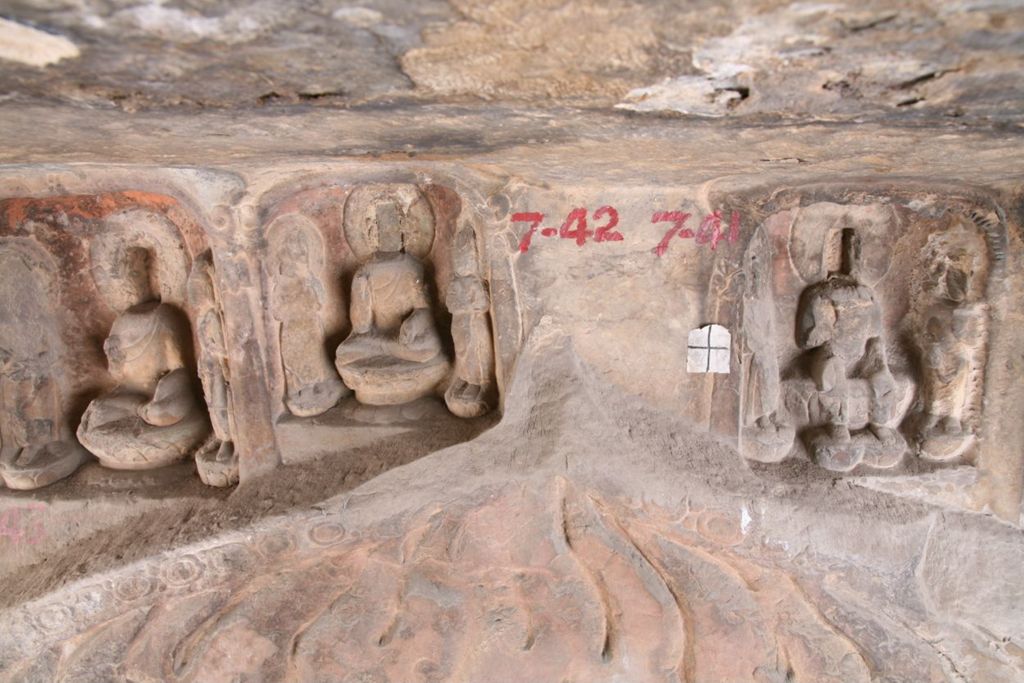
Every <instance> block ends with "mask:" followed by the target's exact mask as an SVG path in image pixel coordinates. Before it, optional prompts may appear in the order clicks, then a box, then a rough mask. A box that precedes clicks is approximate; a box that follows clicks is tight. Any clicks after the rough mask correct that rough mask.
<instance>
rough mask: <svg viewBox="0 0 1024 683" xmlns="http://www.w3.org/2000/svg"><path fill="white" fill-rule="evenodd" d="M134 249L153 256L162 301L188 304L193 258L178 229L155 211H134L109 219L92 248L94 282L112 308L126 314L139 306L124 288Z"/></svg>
mask: <svg viewBox="0 0 1024 683" xmlns="http://www.w3.org/2000/svg"><path fill="white" fill-rule="evenodd" d="M132 247H142V248H143V249H146V250H147V251H149V252H151V253H152V255H153V259H152V262H151V267H152V268H154V269H155V270H156V276H157V283H158V285H159V288H160V291H159V294H160V300H161V301H163V302H164V303H170V304H175V305H177V306H182V305H184V303H185V296H186V292H185V287H186V282H187V280H188V271H189V260H190V259H189V256H188V254H187V252H186V251H185V244H184V242H182V239H181V235H180V233H179V232H178V229H177V227H175V226H174V224H173V223H171V222H170V221H169V220H168V219H167V218H166V217H164V216H162V215H160V214H158V213H155V212H153V211H147V210H144V209H130V210H128V211H121V212H119V213H116V214H113V215H112V216H110V217H108V218H107V219H106V220H105V221H104V222H103V229H102V230H101V232H100V233H99V234H98V235H97V236H96V237H94V238H93V239H92V240H91V243H90V245H89V256H90V259H91V260H92V277H93V280H94V281H95V282H96V286H97V287H98V288H99V290H100V293H101V294H102V295H103V297H104V298H105V299H106V301H107V303H108V304H109V305H110V307H111V308H113V309H114V310H116V311H123V310H126V309H127V308H129V307H130V306H131V305H132V304H133V303H135V302H134V301H129V300H126V299H125V295H124V292H123V291H122V289H121V285H122V282H123V278H124V273H123V267H124V262H125V254H126V252H127V250H128V249H130V248H132Z"/></svg>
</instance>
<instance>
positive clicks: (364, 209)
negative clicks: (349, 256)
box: [344, 184, 434, 261]
mask: <svg viewBox="0 0 1024 683" xmlns="http://www.w3.org/2000/svg"><path fill="white" fill-rule="evenodd" d="M344 227H345V239H346V241H347V242H348V245H349V247H350V248H351V249H352V252H353V254H355V256H356V257H357V258H358V259H359V260H360V261H366V260H368V259H370V258H371V257H373V256H374V255H376V254H397V253H404V254H408V255H409V256H412V257H414V258H417V259H422V258H425V257H426V256H427V254H429V253H430V249H431V246H432V245H433V243H434V214H433V211H432V209H431V208H430V204H429V202H428V201H427V199H426V197H424V196H423V194H422V193H421V192H420V190H419V188H417V187H416V186H415V185H397V184H396V185H362V186H360V187H357V188H356V189H354V190H352V193H351V194H350V195H349V197H348V199H347V200H346V202H345V215H344Z"/></svg>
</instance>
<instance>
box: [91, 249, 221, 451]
mask: <svg viewBox="0 0 1024 683" xmlns="http://www.w3.org/2000/svg"><path fill="white" fill-rule="evenodd" d="M126 261H127V263H126V267H125V273H124V280H123V284H122V286H123V287H125V288H126V289H127V290H128V300H135V301H136V302H137V303H136V304H135V305H133V306H131V307H130V308H128V309H127V310H126V311H124V312H123V313H121V314H120V315H119V316H118V317H117V319H116V320H115V321H114V324H113V327H112V328H111V330H110V335H109V336H108V337H107V340H106V341H105V342H104V344H103V351H104V353H105V354H106V356H107V361H108V371H109V372H110V375H111V377H113V378H114V380H115V381H116V382H117V387H116V388H115V389H114V390H113V391H112V392H110V393H109V394H107V395H105V396H101V397H99V398H97V399H95V400H93V401H92V403H90V404H89V407H88V408H87V409H86V411H85V414H84V415H83V416H82V421H81V424H80V425H79V427H78V440H79V441H80V442H81V443H82V445H83V446H85V447H86V448H87V449H88V450H89V451H90V452H91V453H93V454H94V455H95V456H96V457H97V458H98V459H99V461H100V463H101V464H102V465H104V466H106V467H110V468H113V469H122V470H142V469H152V468H156V467H162V466H164V465H170V464H172V463H175V462H178V461H181V460H184V459H186V458H188V457H189V456H190V455H191V454H192V453H193V452H194V451H195V450H196V448H198V447H199V445H200V444H202V443H203V441H204V440H205V439H206V438H207V435H208V434H209V431H210V423H209V421H208V419H207V416H206V412H205V411H204V410H203V407H202V403H201V402H200V401H199V399H198V396H197V393H196V390H195V386H194V381H193V372H192V371H190V370H189V369H188V367H187V366H186V363H185V360H186V357H187V352H186V349H187V348H188V340H189V327H188V322H187V321H186V320H185V319H184V317H183V316H182V314H181V313H180V312H179V311H177V310H176V309H175V308H174V307H173V306H171V305H169V304H165V303H162V302H161V301H160V300H159V298H157V297H156V296H155V295H154V294H153V289H152V288H151V286H150V282H149V252H148V251H147V250H145V249H139V248H130V249H128V250H127V253H126Z"/></svg>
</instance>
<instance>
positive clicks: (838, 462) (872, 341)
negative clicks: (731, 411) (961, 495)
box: [797, 228, 906, 471]
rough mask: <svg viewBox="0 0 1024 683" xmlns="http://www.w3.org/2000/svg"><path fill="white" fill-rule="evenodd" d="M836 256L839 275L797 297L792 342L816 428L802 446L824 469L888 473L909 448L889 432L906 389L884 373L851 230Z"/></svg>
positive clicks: (876, 312)
mask: <svg viewBox="0 0 1024 683" xmlns="http://www.w3.org/2000/svg"><path fill="white" fill-rule="evenodd" d="M840 253H841V259H842V260H841V265H840V269H839V271H837V272H832V273H830V274H829V276H828V277H827V278H826V279H825V280H823V281H821V282H819V283H817V284H815V285H811V287H809V288H808V289H806V290H804V292H803V294H802V295H801V298H800V311H801V314H800V317H799V322H798V325H797V342H798V344H799V346H800V348H801V349H804V350H806V351H807V352H808V354H807V356H808V357H807V361H808V362H807V367H808V369H809V371H810V378H811V379H812V380H813V384H814V392H813V399H814V410H813V412H814V414H815V415H816V418H817V419H816V421H817V423H818V424H816V425H815V428H814V429H812V430H810V431H808V432H807V433H806V434H805V441H806V442H807V446H808V449H809V450H810V451H811V454H812V455H813V456H814V458H815V460H816V461H817V462H818V464H819V465H821V466H823V467H825V468H826V469H830V470H834V471H849V470H851V469H853V468H854V467H856V466H857V465H860V464H861V463H863V464H865V465H869V466H871V467H878V468H884V467H892V466H893V465H895V464H896V463H897V462H898V461H899V460H900V458H901V457H902V456H903V452H904V450H905V448H906V441H905V440H904V439H903V437H902V436H901V435H900V434H899V432H898V431H897V430H896V429H894V428H893V427H892V422H893V421H895V420H896V419H898V417H899V415H898V414H897V413H898V411H899V404H900V403H901V402H902V398H903V396H904V395H905V393H906V387H905V386H904V385H903V384H902V383H900V382H898V381H897V380H896V378H895V377H894V376H893V374H892V372H891V371H890V369H889V363H888V360H887V357H886V350H885V343H884V340H883V338H882V308H881V305H880V304H879V302H878V300H877V299H876V298H875V295H874V292H873V291H872V289H871V288H870V287H869V286H867V285H865V284H863V283H862V282H861V281H860V280H859V279H858V272H857V270H858V265H859V256H860V241H859V238H858V237H857V235H856V234H855V232H854V230H853V229H852V228H844V229H843V231H842V248H841V252H840Z"/></svg>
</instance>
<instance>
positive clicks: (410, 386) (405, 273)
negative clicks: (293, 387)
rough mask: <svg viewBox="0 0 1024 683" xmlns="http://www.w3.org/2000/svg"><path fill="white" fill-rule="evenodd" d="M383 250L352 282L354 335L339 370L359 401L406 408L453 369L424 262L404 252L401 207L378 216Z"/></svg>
mask: <svg viewBox="0 0 1024 683" xmlns="http://www.w3.org/2000/svg"><path fill="white" fill-rule="evenodd" d="M376 223H377V225H376V235H377V240H378V243H377V250H376V252H375V253H373V254H372V255H371V256H370V258H369V260H368V261H367V262H366V263H364V264H363V265H361V266H360V267H359V269H358V270H357V271H356V273H355V276H354V277H353V280H352V301H351V311H350V318H351V322H352V332H351V333H350V334H349V336H348V338H347V339H345V341H343V342H342V343H341V344H340V345H339V346H338V349H337V353H336V354H335V365H336V367H337V368H338V373H339V374H340V375H341V378H342V379H343V380H344V381H345V384H346V385H347V386H348V387H349V388H350V389H352V390H353V391H354V392H355V395H356V400H358V401H359V402H360V403H365V404H369V405H398V404H401V403H407V402H409V401H413V400H416V399H418V398H422V397H424V396H427V395H429V394H432V393H434V392H435V390H436V389H437V387H438V385H439V384H440V383H441V381H442V380H444V379H445V378H446V377H447V376H448V374H449V372H450V370H451V363H450V362H449V360H448V358H447V356H446V355H445V352H444V349H443V347H442V343H441V337H440V335H439V333H438V329H437V324H436V322H435V321H434V316H433V313H432V311H431V306H430V293H429V291H428V289H427V285H426V281H425V278H424V271H423V264H422V263H420V262H419V261H418V260H417V259H416V258H415V257H414V256H412V255H411V254H408V253H406V252H405V250H404V249H403V233H402V226H401V216H400V210H399V207H397V206H396V205H395V204H393V203H385V204H382V205H380V206H378V207H377V210H376Z"/></svg>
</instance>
